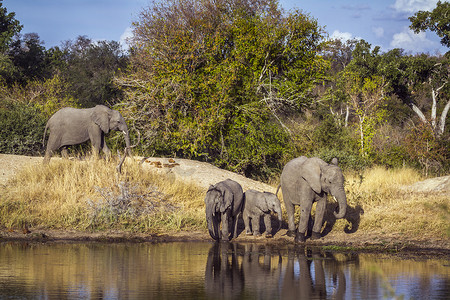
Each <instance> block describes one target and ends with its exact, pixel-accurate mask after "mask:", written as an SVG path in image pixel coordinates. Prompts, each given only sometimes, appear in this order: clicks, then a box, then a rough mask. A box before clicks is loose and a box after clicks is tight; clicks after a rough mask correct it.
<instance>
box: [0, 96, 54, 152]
mask: <svg viewBox="0 0 450 300" xmlns="http://www.w3.org/2000/svg"><path fill="white" fill-rule="evenodd" d="M46 121H47V119H46V118H45V116H44V115H43V114H42V113H41V112H40V110H39V109H38V108H36V107H35V106H33V105H29V104H24V103H21V102H13V101H1V102H0V153H9V154H25V155H36V154H40V153H41V149H42V136H43V133H44V127H45V124H46Z"/></svg>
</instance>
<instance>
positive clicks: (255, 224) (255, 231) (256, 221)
mask: <svg viewBox="0 0 450 300" xmlns="http://www.w3.org/2000/svg"><path fill="white" fill-rule="evenodd" d="M260 218H261V217H260V216H259V215H253V216H252V229H253V235H254V236H260V235H261V233H260V231H259V219H260Z"/></svg>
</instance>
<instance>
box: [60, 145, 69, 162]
mask: <svg viewBox="0 0 450 300" xmlns="http://www.w3.org/2000/svg"><path fill="white" fill-rule="evenodd" d="M61 156H62V157H63V158H66V159H67V158H69V152H68V151H67V146H63V147H62V149H61Z"/></svg>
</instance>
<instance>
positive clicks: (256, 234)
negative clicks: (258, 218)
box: [253, 231, 261, 236]
mask: <svg viewBox="0 0 450 300" xmlns="http://www.w3.org/2000/svg"><path fill="white" fill-rule="evenodd" d="M253 235H254V236H261V233H260V232H259V231H254V232H253Z"/></svg>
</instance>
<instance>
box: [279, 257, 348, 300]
mask: <svg viewBox="0 0 450 300" xmlns="http://www.w3.org/2000/svg"><path fill="white" fill-rule="evenodd" d="M325 261H330V262H332V264H331V265H332V266H333V267H331V268H330V271H332V272H333V273H332V274H333V283H334V285H335V286H336V285H337V287H336V288H335V289H334V290H333V294H332V297H333V299H344V298H345V287H346V280H345V275H344V273H343V272H342V270H341V269H340V268H336V261H335V260H334V259H332V260H324V257H322V256H321V254H320V253H319V252H313V253H312V254H310V253H308V254H305V251H304V249H299V251H289V253H288V262H287V266H286V273H285V276H284V280H283V283H282V290H281V299H312V298H314V299H327V290H326V282H325V270H324V264H325ZM297 262H298V264H297ZM311 265H313V266H314V277H313V276H312V275H311ZM331 265H330V266H331ZM327 269H328V268H327ZM297 274H298V275H297ZM313 278H314V280H313Z"/></svg>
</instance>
